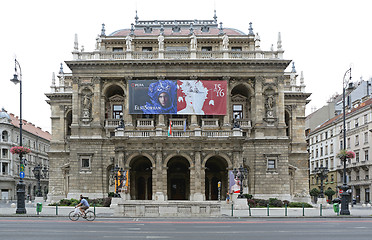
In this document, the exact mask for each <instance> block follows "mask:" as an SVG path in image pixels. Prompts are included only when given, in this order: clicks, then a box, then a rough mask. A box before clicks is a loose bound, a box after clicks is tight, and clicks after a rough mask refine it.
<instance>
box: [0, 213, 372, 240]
mask: <svg viewBox="0 0 372 240" xmlns="http://www.w3.org/2000/svg"><path fill="white" fill-rule="evenodd" d="M0 236H1V239H16V240H23V239H25V240H26V239H27V240H36V239H48V240H50V239H53V240H62V239H63V240H65V239H180V240H182V239H185V240H186V239H187V240H190V239H203V240H204V239H211V240H212V239H213V240H214V239H229V240H231V239H276V240H281V239H283V240H284V239H285V240H287V239H309V240H313V239H314V238H319V237H322V238H329V239H358V240H363V239H368V240H369V239H371V236H372V219H371V218H340V219H339V218H285V219H284V218H270V219H268V218H266V219H262V218H208V219H200V218H197V219H191V218H187V219H179V218H176V219H172V218H153V219H151V218H130V219H129V218H98V219H96V220H95V221H93V222H88V221H86V220H84V219H79V220H78V221H77V222H72V221H70V220H69V219H68V218H67V217H66V218H61V217H1V218H0Z"/></svg>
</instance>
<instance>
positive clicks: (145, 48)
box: [142, 47, 152, 52]
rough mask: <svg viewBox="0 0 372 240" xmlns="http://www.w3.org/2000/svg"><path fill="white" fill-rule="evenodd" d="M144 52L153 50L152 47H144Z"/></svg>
mask: <svg viewBox="0 0 372 240" xmlns="http://www.w3.org/2000/svg"><path fill="white" fill-rule="evenodd" d="M142 52H152V47H142Z"/></svg>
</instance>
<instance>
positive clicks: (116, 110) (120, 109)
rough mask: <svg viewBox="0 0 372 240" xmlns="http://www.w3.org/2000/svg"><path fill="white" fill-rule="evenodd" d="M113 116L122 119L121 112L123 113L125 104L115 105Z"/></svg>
mask: <svg viewBox="0 0 372 240" xmlns="http://www.w3.org/2000/svg"><path fill="white" fill-rule="evenodd" d="M112 112H113V118H114V119H120V114H121V113H123V106H122V105H114V106H113V111H112Z"/></svg>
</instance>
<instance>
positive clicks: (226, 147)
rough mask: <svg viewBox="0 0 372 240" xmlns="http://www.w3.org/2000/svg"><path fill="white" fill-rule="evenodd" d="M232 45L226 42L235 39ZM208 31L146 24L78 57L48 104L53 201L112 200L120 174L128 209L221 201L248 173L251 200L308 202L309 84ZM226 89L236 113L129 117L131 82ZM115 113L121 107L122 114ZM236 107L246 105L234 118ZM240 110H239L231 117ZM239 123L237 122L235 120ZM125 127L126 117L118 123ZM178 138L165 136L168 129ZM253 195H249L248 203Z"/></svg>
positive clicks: (227, 32) (236, 35)
mask: <svg viewBox="0 0 372 240" xmlns="http://www.w3.org/2000/svg"><path fill="white" fill-rule="evenodd" d="M226 36H227V38H226ZM259 41H260V39H259V37H258V35H255V34H254V33H253V29H252V26H250V28H249V34H248V35H246V34H244V33H242V32H240V31H238V30H235V29H228V28H223V27H222V24H221V25H220V26H218V25H217V18H216V17H215V19H214V20H211V21H198V20H192V21H178V22H177V21H175V22H173V21H138V19H137V20H136V24H135V25H132V28H131V29H124V30H119V31H116V32H114V33H112V34H110V35H108V36H106V35H105V29H104V25H103V29H102V33H101V35H100V36H99V37H98V38H97V42H96V49H95V51H93V52H84V51H79V50H78V41H77V37H76V40H75V49H74V51H73V60H71V61H66V64H67V65H68V67H69V68H70V69H71V72H72V73H64V72H63V70H62V69H61V71H60V73H59V75H58V79H59V84H56V81H55V79H53V82H52V87H51V92H50V93H48V94H47V97H48V98H49V100H48V103H49V104H50V105H51V111H52V114H51V115H52V116H51V119H52V129H53V140H52V142H51V151H50V153H49V157H50V161H51V169H50V186H51V187H50V193H49V197H50V200H52V201H54V200H58V199H61V198H66V197H67V198H70V197H75V198H76V197H78V196H79V195H80V194H83V195H85V196H88V197H90V198H96V197H106V196H107V194H108V193H109V192H113V191H114V187H113V177H112V169H113V168H114V166H116V165H118V166H119V167H122V168H123V169H124V170H125V171H128V179H127V181H128V186H127V187H123V188H122V192H121V196H122V197H123V198H124V199H128V200H152V201H167V200H188V201H206V200H217V199H218V196H217V195H218V189H217V183H218V181H220V182H221V198H222V199H225V197H226V193H227V192H228V191H229V180H228V173H229V171H230V170H232V169H234V168H238V167H240V166H243V167H245V168H247V169H248V177H247V179H246V180H245V181H244V182H243V185H244V189H245V193H249V194H253V195H254V196H255V197H260V198H269V197H277V198H280V199H287V200H304V201H308V200H309V195H308V183H309V179H308V161H307V159H308V154H307V151H306V141H305V132H304V125H305V105H306V104H307V103H308V100H307V98H308V97H309V96H310V94H307V93H304V84H303V78H301V82H300V84H298V83H297V74H296V71H295V70H294V67H293V70H292V72H290V73H287V72H285V69H286V68H287V66H288V65H289V64H290V62H291V61H290V60H285V59H283V52H284V51H283V50H282V46H281V39H280V35H279V38H278V46H277V50H274V49H272V50H270V51H262V50H261V49H260V46H259ZM164 79H166V80H214V81H227V92H226V94H227V106H226V109H227V114H226V115H224V116H220V115H214V116H210V115H209V116H205V115H181V116H179V115H166V114H159V115H155V114H154V115H141V114H129V87H130V86H129V84H128V83H129V81H130V80H141V81H146V80H164ZM114 106H120V107H119V109H121V110H120V111H121V112H119V113H121V114H122V115H120V114H119V113H118V112H115V110H114ZM234 106H239V109H241V110H236V109H235V108H234ZM234 109H235V110H234ZM236 115H239V118H238V119H236V120H234V116H236ZM118 116H122V119H120V118H119V117H118ZM170 121H172V122H173V123H174V125H173V129H172V130H173V131H172V134H171V135H170V136H169V135H168V134H167V130H168V126H169V122H170ZM247 191H248V192H247Z"/></svg>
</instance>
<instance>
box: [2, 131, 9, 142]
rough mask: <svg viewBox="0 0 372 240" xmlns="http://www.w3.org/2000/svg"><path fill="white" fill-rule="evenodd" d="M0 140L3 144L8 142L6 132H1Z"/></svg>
mask: <svg viewBox="0 0 372 240" xmlns="http://www.w3.org/2000/svg"><path fill="white" fill-rule="evenodd" d="M1 140H2V141H3V142H7V141H8V132H7V131H3V132H2V133H1Z"/></svg>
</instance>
